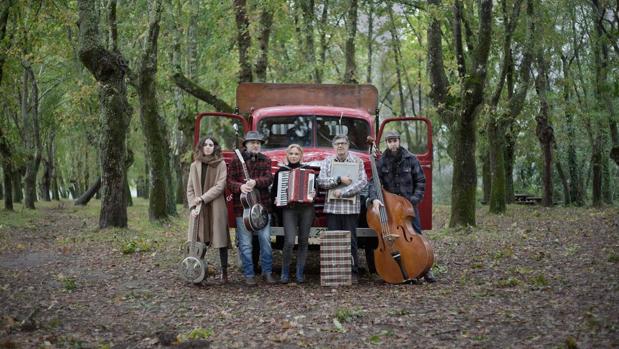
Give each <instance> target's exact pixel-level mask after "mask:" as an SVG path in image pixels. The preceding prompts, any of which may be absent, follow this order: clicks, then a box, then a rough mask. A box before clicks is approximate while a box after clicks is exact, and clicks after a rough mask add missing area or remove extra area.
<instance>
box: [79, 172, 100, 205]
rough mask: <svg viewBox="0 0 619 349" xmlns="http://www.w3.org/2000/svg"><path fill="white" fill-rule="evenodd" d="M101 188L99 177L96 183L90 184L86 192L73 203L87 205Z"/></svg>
mask: <svg viewBox="0 0 619 349" xmlns="http://www.w3.org/2000/svg"><path fill="white" fill-rule="evenodd" d="M99 189H101V177H99V178H97V180H96V181H95V183H94V184H93V185H92V186H90V188H88V190H86V191H85V192H84V194H82V196H80V197H79V198H77V199H76V200H75V201H74V202H73V204H74V205H75V206H86V205H87V204H88V202H89V201H90V199H92V198H93V196H95V194H96V193H97V191H99Z"/></svg>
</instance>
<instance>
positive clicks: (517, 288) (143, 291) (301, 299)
mask: <svg viewBox="0 0 619 349" xmlns="http://www.w3.org/2000/svg"><path fill="white" fill-rule="evenodd" d="M67 207H68V205H67ZM67 207H62V206H56V207H52V206H50V207H43V208H40V209H39V210H38V212H37V214H36V216H35V217H34V218H32V219H30V220H29V221H26V222H25V223H20V225H19V226H18V227H14V226H9V225H7V224H5V223H0V309H2V311H1V312H0V314H2V315H1V316H2V318H1V319H0V321H1V322H2V323H1V325H2V327H0V338H1V339H0V347H5V348H12V347H17V348H21V347H71V348H74V347H118V348H125V347H138V348H141V347H144V348H146V347H161V346H167V345H169V344H173V345H175V346H178V347H206V346H210V347H213V348H263V347H273V346H281V347H324V348H331V347H342V348H359V347H406V348H411V347H417V346H421V345H423V346H427V347H433V348H434V347H466V348H471V347H482V348H496V347H522V348H531V347H538V348H547V347H579V348H612V347H619V332H618V327H619V315H618V314H619V293H618V290H619V284H618V282H619V278H618V274H619V272H618V270H619V268H617V264H618V263H619V210H618V209H617V208H609V209H605V210H593V209H572V208H553V209H541V208H532V207H519V206H510V211H509V213H508V214H506V215H504V216H491V215H487V214H485V213H483V212H486V209H485V208H484V209H481V210H480V211H479V213H478V216H479V218H478V227H477V228H473V229H470V230H469V231H466V230H463V231H454V230H447V229H435V230H434V231H431V232H428V234H427V235H428V236H429V238H430V240H431V241H432V242H433V245H434V247H435V251H436V254H437V264H436V266H435V273H436V274H437V276H438V277H439V282H438V283H436V284H432V285H429V284H423V285H415V286H394V285H386V284H383V283H382V282H381V281H380V280H379V279H378V278H377V277H375V276H372V275H365V276H364V277H362V278H361V280H360V283H359V284H358V285H355V286H353V287H346V288H337V289H331V288H323V287H320V282H319V268H318V254H317V251H316V252H312V253H310V260H309V265H308V270H307V273H308V275H307V277H308V282H307V283H306V284H304V285H301V286H299V285H275V286H270V285H265V284H259V285H258V287H255V288H247V287H245V286H243V284H242V277H241V274H240V273H239V272H238V271H237V270H236V269H234V270H233V271H232V275H231V278H232V282H231V283H229V284H227V285H219V284H215V283H214V282H210V284H209V285H203V286H199V287H198V286H190V285H187V284H185V283H184V282H183V281H181V280H180V279H179V278H178V277H177V272H176V263H177V262H178V261H179V260H180V254H179V252H178V243H179V241H180V240H182V237H183V236H184V232H183V229H184V228H183V226H182V225H180V226H179V225H175V224H172V225H170V226H169V227H165V226H164V227H162V228H161V229H159V230H160V231H158V232H157V233H153V234H150V235H144V234H142V233H139V232H137V231H135V230H111V231H105V232H97V231H96V230H95V229H94V227H96V224H97V219H96V217H94V216H93V215H85V214H84V212H83V211H82V210H81V209H76V208H73V207H70V208H67ZM15 215H17V214H15ZM0 217H5V218H6V217H8V218H11V217H10V215H9V216H7V215H3V216H0ZM84 217H87V218H84ZM523 217H527V218H526V219H524V218H523ZM8 218H7V220H8ZM446 219H447V210H446V209H444V208H443V209H438V210H436V212H435V215H434V223H435V226H437V227H441V226H443V225H444V222H445V221H446ZM179 221H182V220H179ZM128 242H133V246H134V247H136V246H137V249H140V248H141V249H145V250H148V252H135V253H126V254H125V253H122V251H123V250H125V252H129V251H127V250H126V249H127V248H130V247H131V246H129V245H130V244H128ZM235 256H236V255H235V252H233V255H232V257H231V260H235V259H236V258H235ZM209 259H210V260H212V261H213V264H214V265H216V264H218V262H216V260H217V259H218V258H217V256H216V253H213V252H212V251H210V252H209ZM362 259H363V258H362ZM280 261H281V253H280V252H279V251H278V252H275V261H274V264H275V266H276V267H279V263H280ZM276 271H278V270H277V269H276ZM193 329H200V330H198V331H194V333H193V335H194V337H196V338H206V339H202V340H188V341H185V342H184V343H182V344H179V343H178V342H177V338H179V335H180V337H181V339H184V338H185V337H186V336H185V337H183V335H187V334H188V333H189V332H191V331H192V330H193Z"/></svg>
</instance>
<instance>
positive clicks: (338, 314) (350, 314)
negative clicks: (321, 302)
mask: <svg viewBox="0 0 619 349" xmlns="http://www.w3.org/2000/svg"><path fill="white" fill-rule="evenodd" d="M361 315H362V312H361V310H359V309H349V308H339V309H337V310H336V311H335V318H336V319H337V320H338V321H339V322H349V321H352V320H353V319H355V318H358V317H361Z"/></svg>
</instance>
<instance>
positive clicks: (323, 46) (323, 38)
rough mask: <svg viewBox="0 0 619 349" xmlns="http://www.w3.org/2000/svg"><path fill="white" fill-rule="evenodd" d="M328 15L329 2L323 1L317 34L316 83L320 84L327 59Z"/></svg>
mask: <svg viewBox="0 0 619 349" xmlns="http://www.w3.org/2000/svg"><path fill="white" fill-rule="evenodd" d="M328 14H329V0H324V1H323V3H322V14H321V15H320V26H319V28H318V32H319V34H320V50H319V51H318V59H319V61H318V65H317V73H316V83H317V84H320V83H322V79H323V73H324V67H325V63H326V58H327V32H326V28H327V20H328Z"/></svg>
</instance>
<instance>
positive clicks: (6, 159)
mask: <svg viewBox="0 0 619 349" xmlns="http://www.w3.org/2000/svg"><path fill="white" fill-rule="evenodd" d="M0 82H1V80H0ZM4 132H5V131H4V129H3V128H2V127H0V164H1V165H2V172H3V177H4V178H3V181H4V208H5V209H6V210H9V211H13V184H12V182H13V181H12V179H13V173H14V170H13V159H12V154H13V152H12V150H11V145H10V143H9V140H8V139H7V137H6V135H5V133H4Z"/></svg>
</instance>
